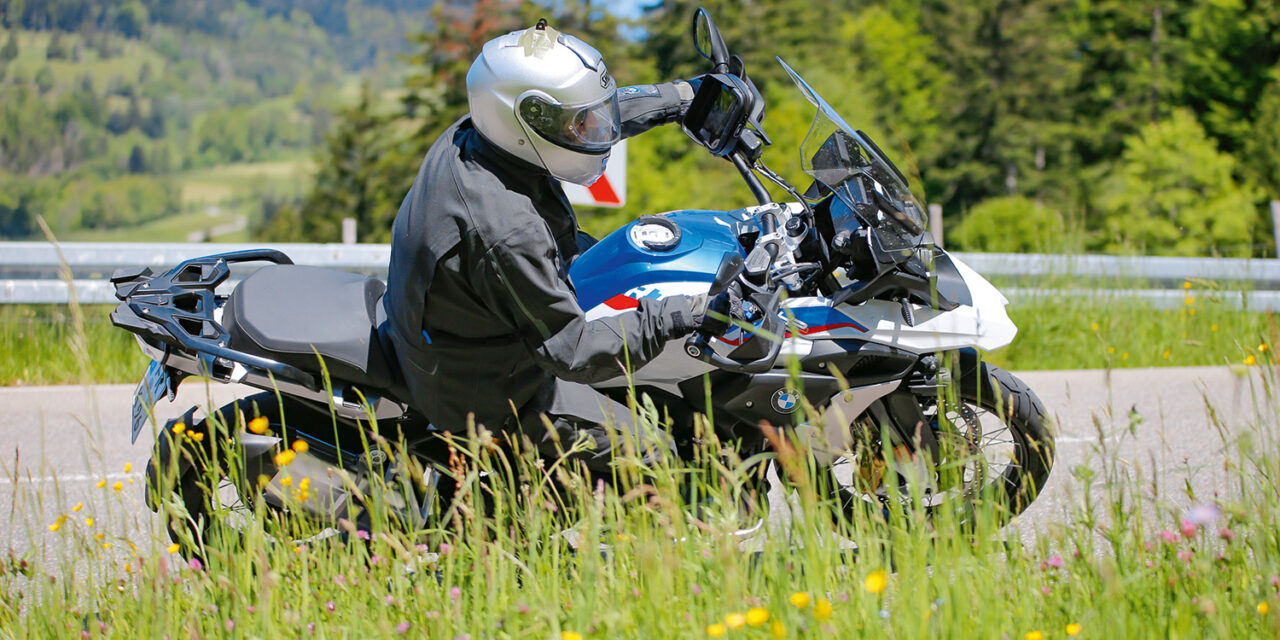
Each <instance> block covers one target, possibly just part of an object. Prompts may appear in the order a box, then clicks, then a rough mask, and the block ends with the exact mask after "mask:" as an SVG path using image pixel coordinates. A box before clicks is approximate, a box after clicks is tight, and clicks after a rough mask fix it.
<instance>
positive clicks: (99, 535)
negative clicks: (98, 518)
mask: <svg viewBox="0 0 1280 640" xmlns="http://www.w3.org/2000/svg"><path fill="white" fill-rule="evenodd" d="M89 519H90V520H92V519H93V518H89ZM89 526H91V527H92V526H93V525H89ZM105 537H107V534H105V533H99V534H95V535H94V536H93V539H94V540H97V541H98V542H102V539H103V538H105Z"/></svg>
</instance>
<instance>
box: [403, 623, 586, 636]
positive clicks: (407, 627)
mask: <svg viewBox="0 0 1280 640" xmlns="http://www.w3.org/2000/svg"><path fill="white" fill-rule="evenodd" d="M411 626H412V625H410V624H409V623H408V621H405V622H401V623H400V624H398V625H396V633H398V634H400V635H404V634H406V633H408V632H409V627H411ZM578 640H582V636H578Z"/></svg>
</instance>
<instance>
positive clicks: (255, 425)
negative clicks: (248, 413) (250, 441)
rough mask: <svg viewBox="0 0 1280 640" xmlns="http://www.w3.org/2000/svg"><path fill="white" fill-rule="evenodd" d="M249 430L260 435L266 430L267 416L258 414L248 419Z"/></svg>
mask: <svg viewBox="0 0 1280 640" xmlns="http://www.w3.org/2000/svg"><path fill="white" fill-rule="evenodd" d="M249 431H252V432H253V433H256V434H258V435H262V434H264V433H266V432H267V417H266V416H258V417H256V418H254V419H252V420H250V421H249Z"/></svg>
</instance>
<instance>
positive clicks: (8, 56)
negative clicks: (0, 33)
mask: <svg viewBox="0 0 1280 640" xmlns="http://www.w3.org/2000/svg"><path fill="white" fill-rule="evenodd" d="M17 57H18V31H17V29H14V30H11V31H9V39H7V40H5V41H4V46H3V47H0V60H3V61H5V62H9V61H11V60H13V59H14V58H17Z"/></svg>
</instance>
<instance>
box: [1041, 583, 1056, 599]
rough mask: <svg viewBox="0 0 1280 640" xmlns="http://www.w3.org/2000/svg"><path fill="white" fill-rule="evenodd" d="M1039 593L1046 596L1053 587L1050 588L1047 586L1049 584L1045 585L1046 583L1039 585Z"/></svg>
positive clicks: (1051, 591)
mask: <svg viewBox="0 0 1280 640" xmlns="http://www.w3.org/2000/svg"><path fill="white" fill-rule="evenodd" d="M1040 593H1043V594H1044V595H1046V596H1047V595H1049V594H1051V593H1053V589H1050V588H1049V585H1047V584H1044V585H1040Z"/></svg>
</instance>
